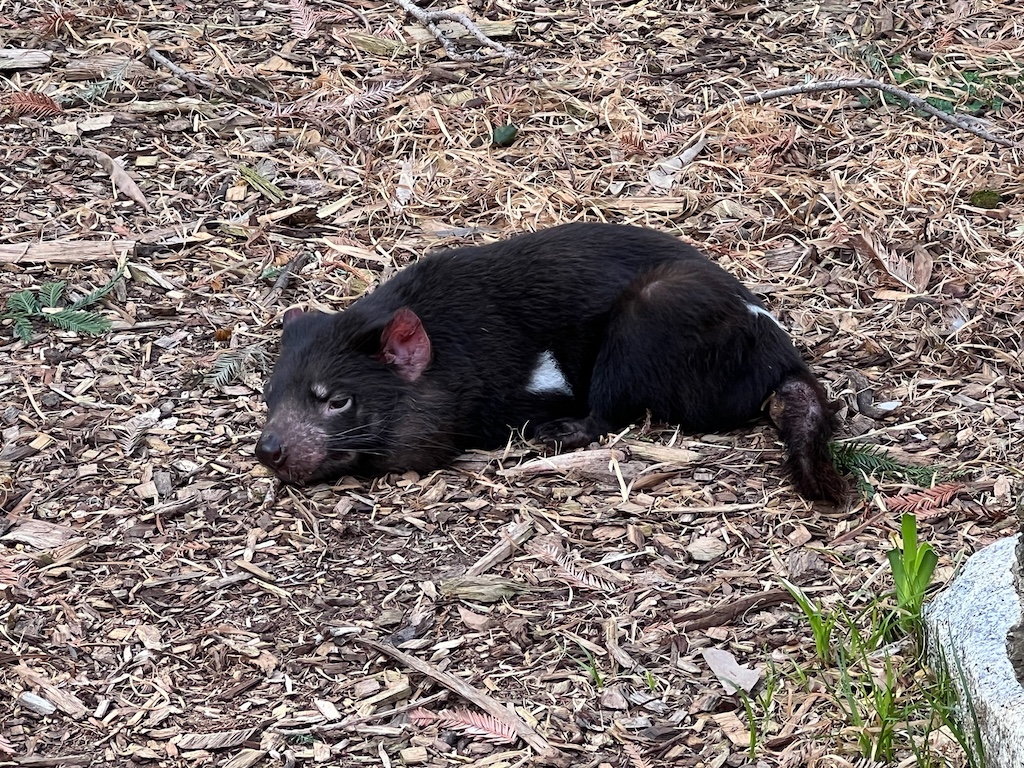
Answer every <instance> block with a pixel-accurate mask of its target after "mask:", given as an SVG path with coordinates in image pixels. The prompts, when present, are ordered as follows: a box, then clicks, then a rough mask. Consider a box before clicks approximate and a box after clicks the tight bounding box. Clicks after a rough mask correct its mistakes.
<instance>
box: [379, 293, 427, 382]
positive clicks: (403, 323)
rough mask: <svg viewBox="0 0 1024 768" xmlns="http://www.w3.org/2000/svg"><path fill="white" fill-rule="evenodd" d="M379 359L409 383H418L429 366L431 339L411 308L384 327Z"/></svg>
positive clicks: (398, 312) (404, 308)
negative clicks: (392, 367)
mask: <svg viewBox="0 0 1024 768" xmlns="http://www.w3.org/2000/svg"><path fill="white" fill-rule="evenodd" d="M378 359H379V360H380V361H381V362H383V363H386V364H388V365H393V366H395V370H396V371H397V372H398V375H399V376H401V377H402V378H403V379H405V380H406V381H416V379H418V378H419V377H420V375H421V374H422V373H423V371H425V370H426V368H427V366H428V365H430V338H429V337H428V336H427V332H426V330H424V328H423V323H421V322H420V319H419V318H418V317H417V316H416V313H415V312H413V311H412V310H411V309H409V308H407V307H402V308H401V309H399V310H398V311H397V312H395V314H394V315H393V316H392V318H391V320H389V321H388V324H387V325H386V326H384V331H383V333H381V335H380V354H379V355H378Z"/></svg>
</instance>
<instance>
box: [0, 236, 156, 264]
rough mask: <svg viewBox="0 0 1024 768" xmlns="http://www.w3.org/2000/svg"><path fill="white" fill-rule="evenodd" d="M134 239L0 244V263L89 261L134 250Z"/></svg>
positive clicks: (113, 258)
mask: <svg viewBox="0 0 1024 768" xmlns="http://www.w3.org/2000/svg"><path fill="white" fill-rule="evenodd" d="M135 246H136V242H135V241H134V240H50V241H49V242H44V243H19V244H18V245H0V264H91V263H92V262H96V261H116V262H120V261H121V259H123V258H126V257H127V256H131V255H133V254H134V253H135Z"/></svg>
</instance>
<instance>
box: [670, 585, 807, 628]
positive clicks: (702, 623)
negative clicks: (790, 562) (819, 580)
mask: <svg viewBox="0 0 1024 768" xmlns="http://www.w3.org/2000/svg"><path fill="white" fill-rule="evenodd" d="M792 600H793V597H792V596H791V595H790V594H789V592H787V591H786V590H784V589H769V590H766V591H764V592H758V593H757V594H756V595H747V596H746V597H741V598H738V599H735V600H732V601H731V602H727V603H724V604H722V605H716V606H715V607H714V608H701V609H700V610H696V611H687V612H685V613H677V614H675V615H674V616H673V617H672V620H673V621H674V622H675V623H676V626H677V627H678V630H679V632H692V631H694V630H698V629H707V628H708V627H717V626H720V625H722V624H725V623H727V622H729V621H732V620H733V619H734V618H736V617H737V616H742V615H743V614H744V613H746V612H747V611H750V610H753V609H754V608H757V609H759V610H760V609H763V608H768V607H770V606H773V605H779V604H781V603H786V602H792Z"/></svg>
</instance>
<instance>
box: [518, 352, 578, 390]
mask: <svg viewBox="0 0 1024 768" xmlns="http://www.w3.org/2000/svg"><path fill="white" fill-rule="evenodd" d="M526 391H527V392H532V393H533V394H535V395H539V394H542V393H544V392H557V393H560V394H563V395H571V394H572V387H570V386H569V381H568V380H567V379H566V378H565V374H564V373H562V369H561V368H559V367H558V361H557V360H555V356H554V355H553V354H551V350H547V351H546V352H542V353H541V355H540V357H538V358H537V365H536V367H535V368H534V369H533V373H531V374H530V382H529V383H528V384H527V385H526Z"/></svg>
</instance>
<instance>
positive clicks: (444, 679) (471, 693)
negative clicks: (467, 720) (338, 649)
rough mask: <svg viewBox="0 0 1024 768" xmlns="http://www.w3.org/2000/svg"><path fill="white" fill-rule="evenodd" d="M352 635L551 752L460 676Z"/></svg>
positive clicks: (512, 715)
mask: <svg viewBox="0 0 1024 768" xmlns="http://www.w3.org/2000/svg"><path fill="white" fill-rule="evenodd" d="M352 639H353V640H355V641H356V642H357V643H360V644H361V645H365V646H366V647H368V648H373V649H374V650H375V651H378V652H380V653H383V654H384V655H385V656H390V657H391V658H393V659H394V660H395V661H398V662H401V663H402V664H404V665H405V666H407V667H409V668H410V669H412V670H415V671H416V672H419V673H420V674H421V675H426V676H427V677H429V678H430V679H431V680H433V681H434V682H436V683H438V684H439V685H443V686H444V687H445V688H447V689H448V690H449V691H451V692H453V693H456V694H458V695H459V696H461V697H462V698H464V699H466V701H468V702H470V703H471V704H473V705H474V706H475V707H477V708H478V709H481V710H483V711H484V712H486V713H487V714H489V715H490V716H491V717H493V718H495V719H496V720H500V721H501V722H503V723H506V724H507V725H508V726H509V727H511V728H512V730H514V731H515V733H516V735H517V736H518V737H519V738H521V739H522V740H523V741H525V742H526V743H527V744H528V745H530V746H531V747H533V749H534V750H535V751H536V752H537V753H538V754H540V755H546V756H551V755H553V754H554V752H555V750H554V748H553V747H552V746H551V745H550V744H548V742H547V741H546V740H545V739H544V737H543V736H541V735H540V734H539V733H537V732H536V731H535V730H533V729H532V728H531V727H530V726H529V725H527V724H526V722H525V721H524V720H523V719H522V718H520V717H519V716H518V715H517V714H515V713H514V712H512V711H511V710H509V709H506V708H505V707H503V706H502V705H501V704H499V703H498V702H496V701H495V700H494V699H492V698H491V697H490V696H488V695H486V694H484V693H482V692H480V691H478V690H477V689H476V688H474V687H473V686H472V685H470V684H469V683H467V682H466V681H465V680H463V679H462V678H460V677H456V676H455V675H452V674H450V673H448V672H442V671H441V670H439V669H438V668H437V667H435V666H434V665H432V664H428V663H427V662H425V661H423V660H422V659H419V658H417V657H415V656H413V655H411V654H408V653H405V652H404V651H400V650H398V649H397V648H395V647H394V646H393V645H389V644H387V643H381V642H378V641H376V640H371V639H370V638H368V637H359V636H355V637H353V638H352Z"/></svg>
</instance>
